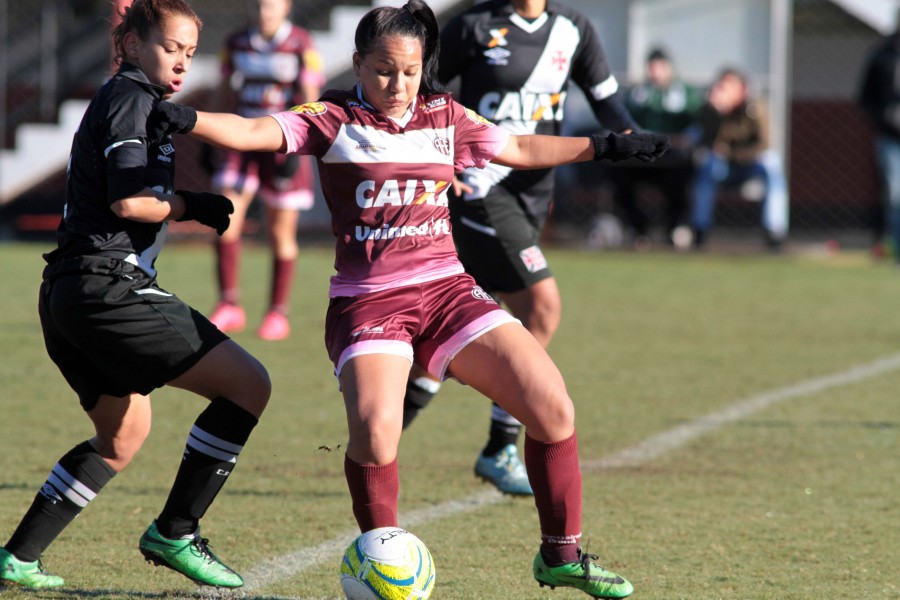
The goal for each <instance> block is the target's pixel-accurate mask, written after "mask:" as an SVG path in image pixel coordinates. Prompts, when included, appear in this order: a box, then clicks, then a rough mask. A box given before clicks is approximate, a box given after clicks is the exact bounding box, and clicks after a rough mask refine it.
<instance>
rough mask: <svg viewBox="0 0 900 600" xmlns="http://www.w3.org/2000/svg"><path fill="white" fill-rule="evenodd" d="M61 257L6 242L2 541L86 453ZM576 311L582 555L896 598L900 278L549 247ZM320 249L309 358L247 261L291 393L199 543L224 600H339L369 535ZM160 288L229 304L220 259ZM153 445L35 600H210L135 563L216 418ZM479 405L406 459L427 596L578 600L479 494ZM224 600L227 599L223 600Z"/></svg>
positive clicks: (679, 580) (799, 260)
mask: <svg viewBox="0 0 900 600" xmlns="http://www.w3.org/2000/svg"><path fill="white" fill-rule="evenodd" d="M43 250H46V247H44V246H41V245H33V244H6V245H2V246H0V282H2V283H0V285H2V289H3V294H2V296H0V356H2V360H0V457H2V458H0V463H2V469H0V543H4V542H5V540H6V539H7V538H8V536H9V535H10V534H11V533H12V530H13V528H14V527H15V525H16V524H17V522H18V520H19V518H20V516H21V515H22V513H23V512H24V511H25V509H26V508H27V506H28V505H29V503H30V502H31V499H32V497H33V496H34V493H35V491H36V490H37V488H38V487H39V486H40V485H41V484H42V482H43V481H44V480H45V478H46V476H47V473H48V472H49V469H50V468H51V467H52V465H53V464H54V462H55V461H56V460H57V459H58V458H59V456H60V455H61V454H62V453H63V452H65V451H66V450H68V449H69V448H70V447H71V446H72V445H74V444H75V443H77V442H80V441H82V440H84V439H86V438H88V437H89V436H90V435H91V434H92V430H91V428H90V425H89V421H88V420H87V419H86V418H84V417H83V416H82V415H81V414H80V413H81V410H80V408H79V406H78V403H77V400H76V398H75V397H74V395H73V394H72V392H71V391H70V390H69V389H68V387H67V386H66V384H65V382H64V381H63V379H62V377H61V376H60V375H59V373H58V372H57V371H56V369H55V367H54V366H53V364H52V363H51V362H50V360H49V359H48V358H47V356H46V354H45V352H44V348H43V342H42V339H41V333H40V328H39V326H38V323H37V314H36V294H37V288H38V284H39V280H40V270H41V266H42V262H41V259H40V253H41V252H42V251H43ZM549 258H550V260H551V264H552V265H553V267H554V271H555V273H556V275H557V278H558V281H559V284H560V287H561V290H562V294H563V302H564V313H563V322H562V326H561V328H560V330H559V332H558V335H557V337H556V339H555V340H554V343H553V345H552V346H551V348H550V352H551V354H552V355H553V357H554V358H555V359H556V361H557V364H559V365H560V368H561V369H562V371H563V373H564V375H565V376H566V380H567V383H568V386H569V392H570V394H571V395H572V397H573V398H574V400H575V402H576V406H577V410H578V417H577V418H578V421H577V422H578V428H579V441H580V449H581V460H582V465H583V467H582V468H583V472H584V539H583V541H584V542H585V543H589V550H590V552H591V553H594V554H599V555H600V556H601V557H602V560H601V562H602V564H604V565H605V566H607V567H609V568H611V569H612V570H615V571H617V572H619V573H621V574H622V575H624V576H626V577H628V578H629V579H630V580H631V581H632V582H633V583H634V585H635V588H636V593H635V595H634V596H633V597H634V598H636V599H640V600H657V599H659V600H674V599H681V598H685V599H716V598H729V599H737V598H740V599H767V598H779V599H837V598H873V599H874V598H877V599H883V598H900V568H898V566H897V565H898V563H900V502H898V493H900V440H898V438H900V407H898V402H897V389H898V387H900V303H898V299H900V271H898V270H897V269H896V267H894V266H892V265H889V264H887V263H880V264H874V263H872V262H871V261H870V260H869V258H868V256H866V255H865V254H863V253H858V254H854V253H843V254H840V255H836V256H826V255H805V256H799V255H784V256H771V255H760V256H746V255H745V256H736V255H731V256H722V255H713V254H709V255H668V254H661V253H660V254H657V253H651V254H626V253H609V254H593V253H583V252H577V251H561V250H559V251H552V252H550V253H549ZM331 262H332V258H331V250H330V249H329V248H305V249H304V250H303V255H302V257H301V260H300V262H299V264H298V270H297V280H296V287H295V293H294V295H293V308H292V310H293V319H292V324H293V331H294V334H293V336H292V337H291V338H290V339H289V340H287V341H285V342H279V343H263V342H261V341H258V340H257V339H256V338H255V337H254V335H253V329H254V328H255V326H256V325H257V324H258V319H259V316H260V315H261V313H262V310H263V307H264V301H265V296H266V295H267V288H268V273H269V267H268V259H267V253H266V252H265V250H264V249H262V248H251V249H249V250H248V251H247V253H246V255H245V258H244V262H243V275H242V276H243V280H242V281H243V285H244V296H245V301H246V304H247V307H248V316H249V317H250V318H249V321H250V322H249V323H248V331H247V332H245V333H241V334H237V335H236V336H235V338H236V339H237V340H238V341H239V342H240V343H242V344H243V345H245V347H247V348H248V349H249V350H250V351H251V352H253V353H254V354H255V355H256V356H258V357H259V358H260V359H261V360H262V361H263V362H264V363H265V364H266V365H267V367H268V368H269V370H270V373H271V375H272V379H273V383H274V393H273V398H272V401H271V403H270V405H269V409H268V411H267V413H266V414H265V415H264V416H263V419H262V421H261V422H260V425H259V427H258V428H257V430H256V432H255V434H254V436H253V437H252V438H251V439H250V442H249V443H248V445H247V447H246V449H245V452H244V453H243V455H242V456H241V460H240V463H239V465H238V467H237V470H236V472H235V475H234V476H233V477H232V478H231V479H230V481H229V483H228V485H227V486H226V488H225V490H224V491H223V492H222V494H221V495H220V496H219V498H218V500H217V502H216V503H215V504H214V505H213V507H212V509H211V510H210V512H209V514H208V515H207V517H206V518H205V520H204V523H203V533H204V536H206V537H209V538H210V539H211V543H212V548H213V550H214V551H215V552H216V553H218V554H219V556H221V557H222V558H223V559H224V560H225V561H226V562H228V563H229V564H231V565H232V566H234V567H235V568H236V569H237V570H239V571H241V572H242V573H243V574H244V575H245V577H246V578H247V582H248V585H247V586H246V587H245V588H244V590H242V591H240V592H238V593H235V594H232V595H231V596H233V597H241V598H248V599H259V600H262V599H273V598H292V599H298V600H299V599H314V598H315V599H326V598H327V599H333V598H339V597H341V593H340V586H339V582H338V575H337V573H338V563H339V559H340V555H341V553H342V551H343V549H344V545H345V544H346V543H347V541H349V539H350V537H352V534H353V530H354V527H355V523H354V520H353V517H352V513H351V510H350V502H349V496H348V493H347V491H346V485H345V482H344V476H343V445H344V444H345V438H346V426H345V423H344V417H343V406H342V402H341V399H340V396H339V394H338V391H337V386H336V383H335V380H334V378H333V376H332V373H331V365H330V363H329V361H328V359H327V356H326V354H325V351H324V346H323V342H322V337H323V326H324V311H325V306H326V295H327V279H328V275H329V274H330V273H331ZM159 267H160V271H161V277H160V283H161V285H162V286H163V287H165V288H167V289H169V290H170V291H174V292H176V293H178V294H179V295H180V296H181V297H182V298H184V299H185V300H187V301H188V302H189V303H191V304H192V305H194V306H196V307H197V308H199V309H201V310H209V309H210V308H211V307H212V305H213V303H214V299H215V298H214V292H213V266H212V253H211V251H210V250H209V248H208V247H206V246H205V245H202V244H176V245H170V247H169V248H168V249H167V250H166V251H165V252H164V253H163V256H162V257H161V259H160V262H159ZM154 408H155V415H154V429H153V432H152V434H151V436H150V438H149V440H148V441H147V443H146V445H145V446H144V448H143V450H142V451H141V453H140V454H139V455H138V457H137V458H136V459H135V460H134V462H133V463H132V464H131V465H130V466H129V468H128V469H126V470H125V471H124V472H123V473H121V474H120V475H119V476H118V477H117V478H116V479H114V480H113V481H112V482H111V483H110V484H109V486H107V488H106V490H104V492H103V493H102V494H101V495H100V496H99V497H98V498H97V499H96V500H95V501H94V502H93V503H92V504H91V506H89V507H88V508H87V510H86V511H85V512H84V513H83V514H82V515H81V516H80V517H79V518H78V519H77V520H76V521H75V523H73V525H72V526H70V527H69V528H68V529H67V530H66V531H65V532H64V533H63V535H62V536H61V537H60V539H58V540H57V541H56V543H55V544H54V545H52V546H51V547H50V548H49V550H48V551H47V552H46V553H45V555H44V562H45V564H46V565H47V566H48V568H49V569H50V570H51V571H52V572H54V573H57V574H59V575H61V576H63V577H65V578H66V580H67V587H66V588H64V589H62V590H57V591H53V592H41V593H33V592H25V591H21V590H17V589H10V588H3V589H2V590H0V596H2V597H3V600H6V599H7V598H9V599H11V600H12V599H19V598H59V599H74V598H91V599H96V598H115V599H130V598H181V597H192V596H194V597H196V596H198V595H203V596H206V597H209V596H210V595H214V594H210V592H209V591H203V592H198V591H197V590H198V588H196V586H194V585H193V584H191V583H190V582H189V581H187V580H186V579H183V578H181V577H180V576H178V575H175V574H173V573H172V572H170V571H166V570H162V569H154V568H153V567H151V566H150V565H149V564H147V563H145V562H144V561H143V560H142V557H141V556H140V554H139V553H138V552H137V541H138V537H139V536H140V534H141V532H142V531H143V530H144V528H145V527H146V526H147V524H148V523H149V522H150V520H151V519H153V518H154V517H155V516H156V514H157V513H158V511H159V509H160V508H161V506H162V504H163V502H164V500H165V496H166V494H167V491H168V488H169V485H170V483H171V480H172V478H173V476H174V473H175V469H176V467H177V464H178V461H179V457H180V455H181V452H182V449H183V446H184V440H185V436H186V434H187V431H188V430H189V428H190V426H191V424H192V422H193V420H194V418H195V416H196V415H197V413H198V412H199V411H200V410H201V408H202V402H201V401H200V400H199V399H196V398H193V397H190V396H189V395H188V394H186V393H184V392H180V391H177V390H168V389H163V390H160V391H158V392H157V393H155V394H154ZM488 412H489V405H488V402H487V401H486V400H485V399H484V398H482V397H479V396H477V395H476V394H475V393H474V392H473V391H472V390H470V389H467V388H464V387H463V386H461V385H459V384H456V383H455V382H448V383H447V384H446V385H445V386H444V389H443V391H442V392H441V393H440V395H439V396H438V398H437V399H436V400H435V402H434V404H433V405H432V407H430V408H429V409H428V410H427V411H426V412H424V413H423V414H422V416H421V417H420V418H419V420H418V421H417V422H416V423H415V424H414V426H413V427H412V428H411V429H410V430H409V431H407V432H406V434H405V435H404V438H403V440H402V443H401V448H400V452H401V456H400V465H401V469H400V473H401V485H402V489H401V497H400V518H401V524H404V525H406V526H408V527H409V528H410V529H411V530H412V531H414V532H415V533H416V534H417V535H418V536H419V537H421V538H422V539H423V540H424V541H425V542H426V543H427V544H428V546H429V548H430V549H431V551H432V553H433V555H434V558H435V562H436V566H437V587H436V589H435V592H434V594H433V596H432V597H433V598H435V599H439V600H457V599H479V600H480V599H488V598H492V599H493V598H498V599H514V600H532V599H548V600H566V599H573V600H574V599H577V598H587V596H585V595H583V594H581V593H578V592H575V591H572V590H560V589H557V590H556V591H550V590H549V589H547V588H544V589H540V588H538V586H537V584H536V583H535V582H534V581H533V579H532V577H531V560H532V558H533V556H534V552H535V551H536V550H537V546H538V543H539V536H538V527H537V515H536V512H535V510H534V506H533V504H532V502H531V500H529V499H510V498H504V497H500V496H499V495H497V494H494V493H492V492H491V491H490V489H489V488H488V487H487V486H485V485H484V484H482V483H481V482H479V481H478V480H476V479H475V478H474V477H473V475H472V466H473V464H474V460H475V457H476V454H477V452H478V451H479V450H480V448H481V445H482V444H483V442H484V440H485V435H486V432H487V427H488ZM223 595H227V594H223Z"/></svg>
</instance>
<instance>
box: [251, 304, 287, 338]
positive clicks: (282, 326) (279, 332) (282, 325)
mask: <svg viewBox="0 0 900 600" xmlns="http://www.w3.org/2000/svg"><path fill="white" fill-rule="evenodd" d="M256 334H257V335H258V336H259V337H260V338H262V339H264V340H267V341H270V342H272V341H276V340H283V339H285V338H287V337H288V336H289V335H291V324H290V323H289V322H288V320H287V317H286V316H284V315H283V314H281V313H280V312H278V311H277V310H270V311H269V312H267V313H266V316H265V317H264V318H263V322H262V325H260V326H259V329H257V330H256Z"/></svg>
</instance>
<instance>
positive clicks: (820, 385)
mask: <svg viewBox="0 0 900 600" xmlns="http://www.w3.org/2000/svg"><path fill="white" fill-rule="evenodd" d="M897 369H900V354H897V355H894V356H889V357H886V358H883V359H880V360H876V361H873V362H870V363H867V364H864V365H859V366H856V367H853V368H850V369H848V370H846V371H842V372H840V373H835V374H833V375H825V376H823V377H817V378H815V379H808V380H806V381H802V382H800V383H797V384H794V385H789V386H786V387H783V388H778V389H775V390H772V391H770V392H764V393H762V394H759V395H757V396H752V397H750V398H747V399H746V400H742V401H740V402H736V403H735V404H732V405H730V406H727V407H725V408H724V409H722V410H720V411H716V412H714V413H710V414H708V415H706V416H704V417H700V418H698V419H695V420H693V421H690V422H688V423H684V424H682V425H679V426H677V427H673V428H672V429H669V430H666V431H664V432H662V433H659V434H657V435H654V436H652V437H650V438H647V439H646V440H644V441H643V442H640V443H638V444H635V445H634V446H630V447H628V448H625V449H623V450H621V451H619V452H617V453H616V454H613V455H612V456H609V457H606V458H601V459H597V460H592V461H582V469H583V470H585V471H600V470H604V469H615V468H619V467H631V466H636V465H640V464H643V463H646V462H648V461H651V460H653V459H655V458H658V457H660V456H663V455H665V454H667V453H669V452H672V451H673V450H676V449H678V448H680V447H681V446H683V445H685V444H686V443H688V442H689V441H691V440H693V439H694V438H696V437H699V436H701V435H704V434H706V433H710V432H712V431H715V430H716V429H719V428H720V427H723V426H725V425H728V424H730V423H734V422H735V421H739V420H740V419H743V418H745V417H748V416H750V415H752V414H753V413H756V412H758V411H761V410H763V409H765V408H768V407H770V406H773V405H775V404H778V403H780V402H784V401H786V400H791V399H794V398H800V397H803V396H809V395H811V394H816V393H819V392H823V391H825V390H828V389H831V388H836V387H840V386H844V385H850V384H853V383H857V382H860V381H864V380H866V379H871V378H873V377H878V376H879V375H882V374H884V373H889V372H891V371H896V370H897ZM502 498H503V496H502V495H501V494H500V493H499V492H497V491H495V490H493V489H491V490H488V491H484V492H479V493H477V494H472V495H470V496H468V497H466V498H462V499H459V500H448V501H447V502H442V503H441V504H437V505H435V506H430V507H428V508H422V509H418V510H413V511H409V512H407V513H405V514H403V515H402V517H401V519H400V521H401V525H403V526H404V527H408V528H410V529H412V528H413V527H415V526H417V525H420V524H422V523H429V522H431V521H436V520H438V519H443V518H445V517H450V516H456V515H460V514H464V513H467V512H474V511H476V510H479V509H480V508H483V507H485V506H489V505H491V504H496V503H497V502H499V501H500V500H501V499H502ZM357 535H358V531H357V530H356V529H353V530H347V531H346V532H344V533H342V534H340V535H337V536H335V537H333V538H331V539H329V540H325V541H323V542H321V543H319V544H318V545H316V546H310V547H307V548H301V549H299V550H297V551H295V552H291V553H289V554H285V555H282V556H279V557H277V558H273V559H271V560H267V561H265V562H263V563H261V564H259V565H257V566H255V567H253V568H251V569H250V570H249V571H248V572H246V573H244V580H245V581H246V584H245V585H244V587H243V589H242V592H253V591H254V590H259V589H261V588H264V587H266V586H268V585H272V584H274V583H277V582H279V581H282V580H285V579H289V578H291V577H294V576H296V575H298V574H299V573H301V572H303V571H306V570H307V569H311V568H313V567H315V566H317V565H320V564H322V563H325V562H328V561H335V564H336V563H337V560H338V557H339V556H340V553H341V552H342V551H343V549H344V548H346V547H347V546H348V545H349V544H350V542H352V541H353V540H354V539H355V538H356V536H357ZM242 595H243V594H242Z"/></svg>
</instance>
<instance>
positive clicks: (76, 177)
mask: <svg viewBox="0 0 900 600" xmlns="http://www.w3.org/2000/svg"><path fill="white" fill-rule="evenodd" d="M122 17H123V19H122V22H121V24H120V25H118V26H117V27H116V28H115V29H114V30H113V42H114V49H115V51H116V55H117V62H118V63H119V64H120V68H119V69H118V72H117V73H116V74H115V76H114V77H113V78H112V79H110V80H109V81H108V82H107V83H106V84H104V85H103V87H102V88H101V89H100V90H99V91H98V92H97V94H96V96H94V99H93V100H92V102H91V104H90V106H89V107H88V109H87V111H86V112H85V115H84V118H83V119H82V121H81V125H80V126H79V128H78V132H77V133H76V134H75V139H74V142H73V144H72V153H71V156H70V160H69V170H68V180H67V190H66V204H65V209H64V213H63V219H62V222H61V223H60V226H59V230H58V234H57V238H58V247H57V248H56V249H55V250H53V251H52V252H50V253H48V254H46V255H45V259H46V261H47V263H48V264H47V266H46V268H45V269H44V274H43V283H42V285H41V288H40V297H39V313H40V319H41V328H42V330H43V333H44V340H45V343H46V347H47V352H48V354H49V355H50V358H51V359H52V360H53V361H54V362H55V363H56V365H57V366H58V367H59V369H60V371H61V372H62V374H63V376H64V377H65V379H66V381H68V383H69V385H70V386H71V387H72V389H73V390H74V391H75V392H76V394H77V395H78V398H79V400H80V402H81V406H82V408H83V409H84V411H85V412H86V413H87V416H88V418H90V420H91V421H92V422H93V425H94V429H95V432H96V434H95V435H94V437H92V438H91V439H88V440H85V441H84V442H81V443H79V444H77V445H76V446H75V447H74V448H72V449H71V450H69V451H68V452H67V453H66V454H64V455H63V456H62V458H60V459H59V461H58V462H57V463H56V465H55V466H54V467H53V469H52V471H51V473H50V475H49V477H48V478H47V480H46V482H45V483H44V484H43V485H42V486H41V488H40V491H39V492H38V494H37V495H36V496H35V499H34V502H33V503H32V505H31V508H30V509H29V510H28V511H27V513H26V514H25V516H24V517H23V518H22V520H21V522H20V523H19V526H18V527H17V528H16V530H15V532H14V533H13V534H12V537H11V538H10V539H9V541H8V542H7V543H6V545H5V546H4V547H3V548H0V585H2V584H5V583H13V584H18V585H21V586H24V587H28V588H53V587H59V586H62V585H64V581H63V579H62V578H61V577H58V576H55V575H51V574H49V573H47V572H46V571H45V570H44V568H43V565H42V563H41V559H40V557H41V554H42V553H43V552H44V550H45V549H46V548H47V547H48V546H49V545H50V544H51V543H52V542H53V540H54V539H56V537H57V536H58V535H59V534H60V533H62V531H63V530H64V529H65V528H66V527H67V526H68V525H69V524H70V523H71V522H72V521H73V520H74V519H75V517H76V516H78V514H79V513H80V512H81V511H82V510H83V509H84V508H85V507H86V506H87V505H88V503H90V502H91V500H93V499H94V497H95V496H96V495H97V494H98V493H99V492H100V490H101V489H102V488H103V487H104V486H105V485H106V484H107V483H108V482H109V481H110V480H111V479H112V478H113V476H114V475H116V473H118V472H119V471H121V470H122V469H123V468H124V467H125V466H126V465H127V464H128V463H129V462H130V461H131V459H132V458H133V457H134V455H135V454H136V453H137V451H138V450H139V449H140V447H141V445H142V444H143V442H144V440H145V439H146V437H147V435H148V434H149V432H150V420H151V410H150V396H149V394H150V393H151V391H152V390H154V389H156V388H158V387H161V386H163V385H170V386H173V387H176V388H181V389H184V390H187V391H190V392H193V393H195V394H198V395H200V396H202V397H204V398H206V399H207V400H208V401H209V403H208V405H207V406H206V408H205V409H204V410H203V412H202V413H201V414H200V416H199V417H198V418H197V420H196V422H195V423H194V425H193V427H192V429H191V431H190V434H189V436H188V440H187V445H186V447H185V452H184V457H183V459H182V461H181V464H180V466H179V469H178V473H177V475H176V477H175V482H174V484H173V486H172V489H171V491H170V493H169V498H168V500H167V502H166V504H165V506H164V508H163V510H162V512H161V513H160V515H159V517H158V518H157V519H155V520H154V521H153V522H152V523H151V524H150V526H149V527H148V528H147V530H146V531H145V532H144V534H143V535H142V536H141V538H140V541H139V542H138V547H139V550H140V552H141V553H142V554H143V555H144V556H145V558H147V560H150V561H152V562H154V563H156V564H158V565H162V566H165V567H168V568H171V569H173V570H175V571H177V572H179V573H182V574H183V575H185V576H187V577H188V578H190V579H191V580H193V581H195V582H197V583H201V584H207V585H214V586H220V587H238V586H240V585H242V584H243V580H242V578H241V576H240V575H238V574H237V573H235V572H234V571H233V570H231V569H230V568H228V567H227V566H226V565H225V564H223V563H222V561H220V560H219V559H218V558H217V557H216V556H215V555H214V554H213V553H212V552H211V551H210V550H209V548H208V546H207V540H206V539H204V538H201V537H200V534H199V521H200V519H201V517H203V515H204V513H205V512H206V509H207V508H208V507H209V506H210V504H211V503H212V502H213V500H214V499H215V497H216V495H217V493H218V492H219V490H220V489H221V488H222V486H223V485H224V483H225V480H226V479H227V477H228V475H229V474H230V473H231V472H232V471H233V469H234V466H235V463H236V461H237V457H238V455H239V454H240V452H241V449H242V448H243V446H244V444H245V443H246V441H247V439H248V437H249V435H250V432H251V431H252V429H253V428H254V426H255V425H256V423H257V419H258V418H259V416H260V415H261V414H262V412H263V409H264V408H265V406H266V403H267V402H268V399H269V396H270V393H271V385H270V382H269V376H268V373H267V372H266V370H265V368H264V367H263V366H262V365H261V364H260V363H259V362H258V361H257V360H256V359H255V358H253V357H252V356H251V355H250V354H248V353H247V352H246V351H245V350H243V349H242V348H241V347H240V346H238V345H237V344H236V343H235V342H233V341H232V340H230V339H229V338H228V336H226V335H225V334H224V333H222V332H220V331H219V330H218V329H216V327H215V326H214V325H213V324H212V323H210V322H209V321H208V320H207V319H206V317H204V316H203V315H202V314H200V313H198V312H197V311H195V310H194V309H193V308H191V307H190V306H188V305H187V304H185V303H184V302H183V301H181V300H180V299H179V298H178V297H177V296H176V295H175V294H173V293H171V292H169V291H166V290H165V289H163V288H161V287H159V285H158V284H157V280H156V267H155V261H156V258H157V256H158V255H159V253H160V250H161V249H162V245H163V242H164V239H165V233H166V229H167V222H168V221H171V220H178V221H184V220H189V219H192V220H196V221H198V222H200V223H202V224H204V225H208V226H210V227H212V228H214V229H215V230H216V231H217V233H219V234H220V235H221V234H222V232H223V231H224V230H225V229H226V228H227V227H228V223H229V214H230V213H231V211H232V210H233V207H232V205H231V202H230V201H229V200H228V199H227V198H225V197H224V196H219V195H216V194H209V193H203V192H189V191H181V190H179V191H174V192H173V188H174V181H175V156H176V152H175V147H174V146H173V144H172V139H171V137H170V136H169V135H168V134H166V133H165V131H163V130H159V128H158V127H155V126H154V123H153V122H152V121H150V122H149V123H148V116H149V115H150V113H151V111H152V109H153V107H154V106H155V105H156V104H157V103H158V102H159V101H160V100H162V99H166V98H169V97H171V96H172V95H173V94H174V93H176V92H178V91H179V90H181V88H182V86H183V84H184V78H185V76H186V75H187V71H188V68H189V67H190V64H191V57H192V56H193V54H194V52H195V51H196V48H197V40H198V36H199V31H200V27H201V22H200V19H199V18H198V17H197V15H196V14H195V13H194V11H193V10H192V9H191V8H190V6H188V5H187V4H186V3H185V2H184V0H135V1H134V3H133V4H132V5H131V7H130V8H127V9H126V12H125V14H124V15H122Z"/></svg>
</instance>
